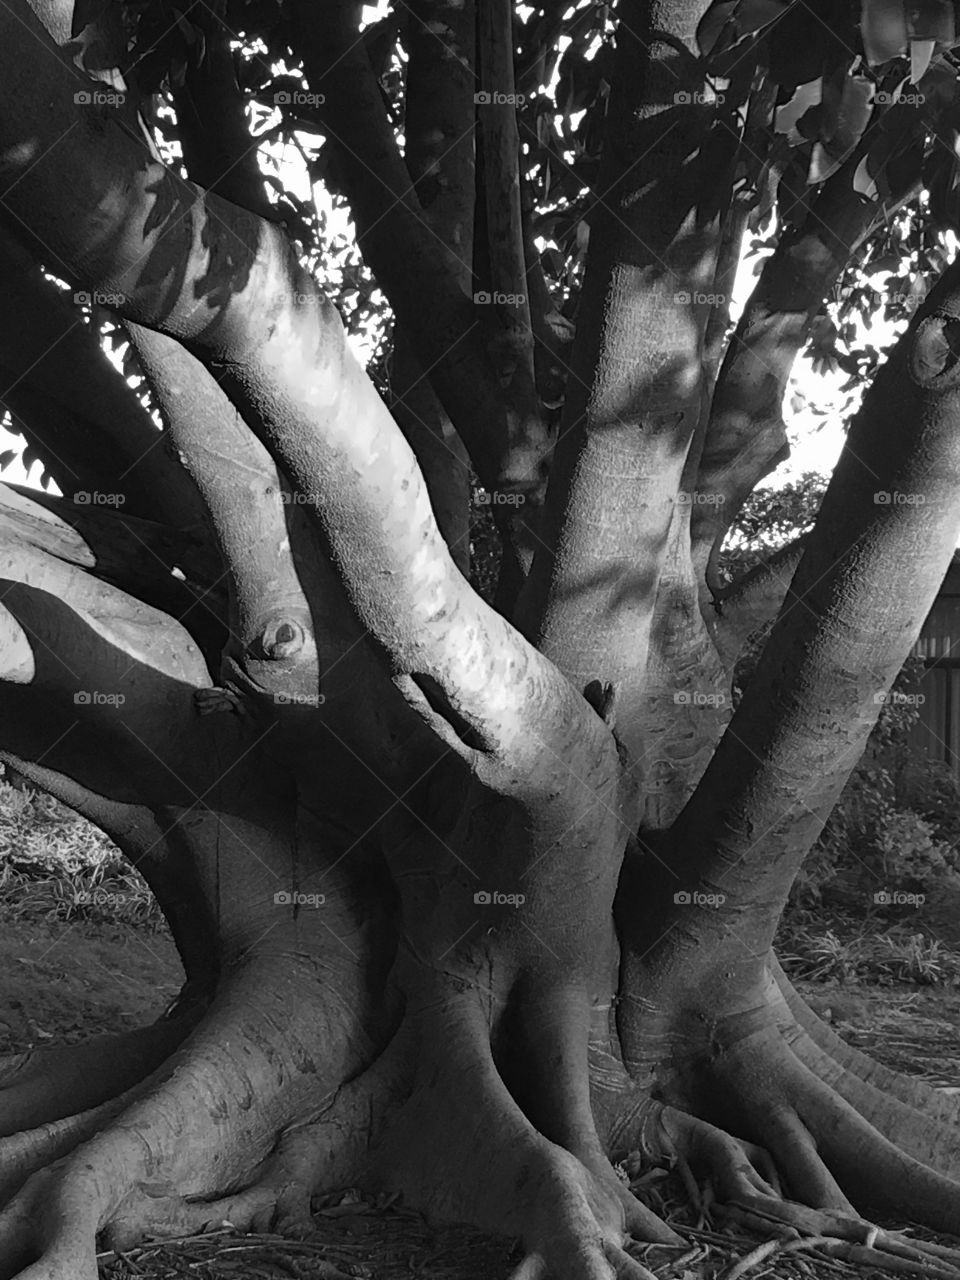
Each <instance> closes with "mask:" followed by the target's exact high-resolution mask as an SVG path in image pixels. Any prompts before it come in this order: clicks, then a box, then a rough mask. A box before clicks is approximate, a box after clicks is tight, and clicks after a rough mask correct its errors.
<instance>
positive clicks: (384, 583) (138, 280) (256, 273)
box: [0, 9, 603, 785]
mask: <svg viewBox="0 0 960 1280" xmlns="http://www.w3.org/2000/svg"><path fill="white" fill-rule="evenodd" d="M21 17H22V21H21V20H20V18H21ZM31 26H32V27H33V30H30V27H31ZM36 26H37V24H36V20H35V19H34V18H33V17H32V14H31V12H30V11H29V9H27V10H26V12H25V13H24V14H23V15H18V17H17V18H14V17H13V16H10V17H8V19H7V21H6V27H7V32H8V38H5V40H4V42H3V47H4V53H3V54H2V55H0V60H2V62H0V65H3V64H5V65H3V69H4V70H5V71H9V73H10V75H11V76H12V77H14V78H16V77H18V75H19V74H20V71H22V62H21V61H20V60H18V50H19V49H20V48H21V46H22V42H24V41H30V42H31V45H32V43H33V41H34V40H36V39H44V40H46V37H45V36H44V35H43V33H42V31H37V30H36ZM47 43H48V45H49V42H47ZM18 68H19V69H20V71H18ZM38 78H40V79H41V80H43V81H47V82H48V83H46V84H44V85H43V87H42V90H41V85H37V86H36V88H37V90H41V91H46V92H48V93H49V95H50V98H51V101H52V102H53V103H54V104H55V109H54V110H52V111H51V112H49V113H48V114H47V115H46V116H45V117H44V118H43V120H42V121H38V120H37V118H36V116H35V115H34V114H33V113H32V112H31V111H30V109H29V104H28V103H26V102H24V106H23V109H22V110H19V111H11V112H9V113H7V114H6V116H5V119H4V123H3V126H2V129H0V141H2V143H3V145H5V146H6V147H7V148H8V154H9V155H15V156H22V157H23V159H22V161H15V162H14V167H15V169H16V170H17V174H16V177H15V178H14V179H13V180H12V182H11V183H10V185H9V186H8V188H7V191H6V193H5V197H4V207H5V209H6V210H7V211H8V213H12V214H13V216H14V218H15V219H19V220H20V225H21V226H23V225H25V222H26V219H25V215H27V214H28V211H34V210H36V209H37V208H42V207H43V206H44V202H45V201H46V200H49V199H50V198H51V197H53V195H54V193H56V197H57V199H58V200H59V205H58V206H57V208H56V209H55V210H54V208H53V206H49V207H50V208H51V216H50V219H49V223H47V222H46V221H45V222H44V224H43V226H42V227H41V226H40V225H39V223H38V220H37V219H36V216H35V215H32V216H34V221H35V224H37V225H35V230H34V234H35V235H37V234H39V237H40V239H41V241H42V243H43V244H44V245H46V246H47V247H48V248H49V249H50V250H52V251H53V252H55V253H56V255H57V257H58V259H59V260H61V261H63V262H65V261H66V260H67V259H68V258H73V259H75V261H76V267H75V268H74V270H76V272H77V273H78V274H82V276H83V278H85V279H86V280H88V282H90V283H92V282H94V281H96V282H97V283H98V286H99V287H105V286H106V287H110V286H112V287H113V288H114V290H115V291H116V292H118V293H120V294H122V295H123V297H124V299H125V301H124V305H123V307H122V308H119V310H120V311H121V313H122V314H123V315H125V316H126V317H127V318H129V319H132V320H135V321H138V322H148V323H150V324H153V325H158V326H159V325H162V326H163V328H164V329H165V330H166V331H167V332H169V333H170V334H171V335H172V336H175V337H177V338H179V339H180V340H181V341H183V342H185V343H186V344H187V345H188V346H190V347H191V348H192V349H193V350H194V352H195V353H196V354H198V355H202V357H203V358H204V359H205V360H206V361H207V362H208V363H209V365H210V367H211V368H212V369H214V370H216V371H217V372H218V373H222V375H223V377H222V382H221V385H222V386H223V387H224V388H225V389H226V390H227V392H228V394H229V395H230V398H231V399H232V400H233V402H234V403H235V404H236V405H237V407H238V408H239V409H240V411H241V412H242V413H243V414H244V417H245V420H246V421H247V422H248V424H249V425H250V426H252V427H253V428H254V429H255V430H256V431H257V432H258V433H259V434H261V436H262V438H263V439H264V441H265V443H266V444H267V446H268V448H270V449H271V450H272V451H273V452H274V456H275V457H276V458H277V459H278V460H279V461H281V462H282V464H283V465H284V466H285V468H286V470H287V471H288V473H289V474H290V476H291V478H292V480H293V481H294V483H295V484H296V486H297V488H298V490H299V491H300V492H301V494H303V495H304V498H305V499H307V500H308V503H309V509H310V511H311V513H313V514H315V515H316V516H317V517H318V518H319V519H320V521H321V524H322V525H323V527H324V530H325V533H326V536H327V537H328V539H329V543H330V546H331V549H332V552H333V555H334V557H335V559H336V561H337V563H338V565H339V568H340V572H341V574H342V575H343V578H344V582H345V584H346V586H347V590H348V593H349V596H350V599H351V603H352V606H353V608H354V609H355V610H356V612H357V614H358V616H359V617H360V619H361V621H362V622H363V623H364V625H365V626H367V627H368V628H369V630H370V632H371V634H372V636H373V637H374V638H375V639H376V640H377V641H378V642H379V643H381V644H382V645H383V646H384V647H385V649H386V650H387V652H388V653H389V654H390V657H391V660H392V661H393V663H394V664H395V666H396V668H397V671H398V675H400V676H405V677H406V680H407V684H406V686H405V688H406V694H407V696H408V697H409V698H410V699H412V701H413V703H414V704H415V705H416V706H417V707H418V709H419V710H420V712H421V714H422V715H423V716H424V718H426V719H428V720H429V721H430V722H431V724H436V725H438V727H440V726H444V725H445V726H446V727H444V728H442V732H443V733H444V734H445V740H446V741H447V742H448V743H450V744H452V745H453V744H455V745H456V749H457V750H458V751H460V752H463V753H469V754H470V756H471V758H473V759H474V760H475V761H476V763H477V766H478V768H479V769H480V771H481V772H483V771H484V763H483V761H484V757H487V758H489V759H490V761H491V763H492V764H493V767H494V770H495V771H497V770H499V768H500V767H501V764H500V763H498V762H502V763H506V762H507V761H509V764H508V768H509V769H510V771H511V772H513V771H516V773H518V774H520V775H521V776H524V777H525V784H526V785H530V783H531V782H532V777H531V776H530V775H527V774H526V768H527V766H530V768H531V769H532V774H533V775H536V774H538V773H539V772H540V771H541V770H544V771H545V773H546V775H547V776H550V775H552V774H553V773H554V771H555V770H554V769H553V768H552V767H551V766H549V765H548V764H546V762H545V760H544V757H543V754H542V749H541V744H542V742H543V741H544V740H545V741H548V742H551V743H554V744H555V749H556V750H557V753H558V755H559V756H560V757H563V758H565V757H566V755H567V753H568V751H570V750H573V749H576V750H577V751H579V749H580V744H581V743H583V742H584V741H586V743H587V744H588V745H587V746H586V750H587V751H588V752H589V751H590V750H592V749H594V748H595V746H596V744H597V743H598V742H599V741H601V740H602V735H601V734H600V730H602V728H603V726H602V725H600V723H599V721H596V719H595V718H594V717H593V716H592V715H591V713H590V712H589V710H588V708H587V707H586V705H585V704H584V703H582V702H580V701H579V700H578V699H577V697H576V695H575V694H574V693H573V692H572V691H571V690H570V688H569V686H568V685H567V683H566V681H565V680H563V678H562V677H561V676H560V675H559V673H558V672H557V671H556V669H555V668H554V667H553V666H552V664H550V663H549V662H548V661H545V660H544V659H543V658H541V657H540V656H539V655H537V654H536V653H535V651H534V650H533V649H532V648H530V647H529V646H527V645H525V644H524V643H523V642H522V641H521V640H520V638H519V637H518V636H516V634H515V633H511V630H510V628H509V627H508V625H507V624H506V623H505V622H504V621H503V620H502V619H501V618H499V617H497V616H496V615H495V614H493V612H492V611H491V610H490V609H489V608H487V606H485V605H484V604H483V602H482V601H480V599H479V598H478V597H477V596H476V595H475V593H473V592H472V591H471V590H470V588H469V587H468V586H467V584H466V583H465V582H464V581H463V579H462V578H461V577H460V575H459V574H458V572H457V570H456V567H455V566H454V564H453V562H452V561H451V559H450V556H449V553H448V551H447V549H446V546H445V544H444V543H443V540H442V538H441V537H440V535H439V533H438V531H437V528H436V523H435V521H434V519H433V515H432V513H431V511H430V507H429V502H428V500H427V496H426V492H425V489H424V487H423V481H422V478H421V476H420V473H419V470H418V468H417V467H416V464H415V460H414V458H413V456H412V454H411V452H410V450H409V447H408V446H407V445H406V443H405V442H404V441H403V440H402V437H401V436H400V434H399V432H398V431H397V429H396V427H395V425H394V424H393V422H392V420H391V419H390V418H389V415H388V414H387V413H386V411H385V409H384V407H383V405H382V402H381V401H380V399H379V397H378V396H377V394H376V392H375V390H374V388H373V387H372V385H371V383H370V382H369V380H368V379H367V378H366V376H365V375H364V374H363V372H362V370H361V369H360V368H359V366H358V365H357V363H356V361H355V359H354V358H353V356H352V355H351V354H350V352H349V350H348V349H347V347H346V345H345V343H344V339H343V333H342V328H341V325H340V322H339V318H338V317H337V315H336V313H335V311H334V309H333V308H332V307H331V306H330V304H329V303H328V302H327V301H326V299H324V298H323V297H322V295H320V294H319V292H318V290H317V288H316V286H315V285H314V283H313V281H312V280H311V279H310V278H309V277H308V276H307V275H306V273H305V272H303V270H302V269H301V268H300V266H299V264H298V263H297V262H296V259H295V258H294V256H293V254H292V252H291V250H290V248H289V245H288V244H287V243H286V241H285V240H284V239H283V237H282V235H281V233H280V232H279V231H278V230H277V229H276V228H275V227H273V226H271V225H269V224H266V223H263V222H260V221H259V220H257V219H255V218H253V217H251V216H250V215H249V214H246V213H244V212H243V211H241V210H238V209H236V208H235V207H233V206H230V205H228V204H226V202H224V201H222V200H219V199H218V198H217V197H216V196H213V195H209V194H207V195H203V193H201V192H199V191H198V190H197V189H196V188H194V187H191V186H190V184H187V183H183V182H181V181H179V180H178V179H177V178H176V177H175V176H174V175H172V174H171V173H169V172H168V171H166V170H165V169H163V167H162V166H160V165H157V164H156V163H155V162H154V161H152V160H151V159H150V157H149V156H148V155H147V154H146V152H144V151H143V150H141V149H140V148H138V146H137V144H136V143H135V142H134V141H133V140H132V139H131V138H130V137H129V136H128V135H126V134H125V133H124V132H123V131H122V130H121V129H119V128H117V127H116V126H115V125H114V124H112V122H111V121H110V120H109V118H104V117H103V115H102V113H98V112H90V111H87V112H86V113H84V112H83V111H81V110H78V109H77V107H76V106H75V105H74V103H73V102H72V94H70V93H68V92H67V91H68V90H69V89H70V86H71V84H72V83H73V79H74V77H73V73H72V71H71V70H70V69H69V68H68V67H67V66H65V65H64V64H63V63H61V62H60V61H59V60H58V59H56V58H54V57H51V58H49V59H48V60H44V62H43V63H42V64H40V65H39V71H38ZM67 131H69V132H70V135H71V137H70V142H71V145H70V147H69V149H67V148H64V147H58V145H57V144H58V141H59V139H61V138H62V137H63V136H64V134H65V133H66V132H67ZM38 155H43V158H42V159H39V160H38V159H37V158H36V157H37V156H38ZM64 191H68V192H71V193H72V200H71V201H70V202H69V203H70V204H71V205H72V206H73V207H72V208H71V209H70V210H69V216H68V212H67V207H66V206H67V202H66V201H64V200H63V199H62V195H63V192H64ZM94 211H95V212H94ZM170 273H173V275H172V276H171V274H170ZM172 279H175V281H176V283H175V286H174V287H171V284H170V281H171V280H172ZM302 297H306V298H308V299H310V301H311V302H312V303H313V305H303V304H302V303H298V302H297V301H296V299H298V298H302ZM357 424H361V427H362V429H361V430H359V431H358V430H357ZM424 679H426V681H427V682H428V683H429V682H430V681H434V682H436V684H438V685H439V686H440V688H441V689H442V690H443V691H444V698H445V704H444V705H443V706H441V708H440V709H439V710H436V709H434V708H432V707H431V706H430V702H429V695H425V694H424V693H423V692H422V691H421V689H420V684H419V683H418V682H422V681H423V680H424ZM448 708H449V710H448ZM451 715H452V717H453V720H454V721H458V722H465V723H466V725H468V726H470V727H471V729H473V730H474V731H475V732H476V733H478V735H479V741H480V743H481V746H482V750H481V752H480V753H477V754H474V751H473V748H472V747H468V746H466V744H465V743H464V741H463V739H462V737H459V736H458V734H457V731H456V729H455V728H453V727H452V725H451V719H450V717H451ZM594 726H596V728H594ZM585 728H586V729H587V736H586V739H584V735H583V730H584V729H585ZM591 741H593V746H590V745H589V744H590V743H591ZM535 785H536V784H535Z"/></svg>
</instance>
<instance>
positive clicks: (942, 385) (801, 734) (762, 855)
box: [659, 265, 960, 955]
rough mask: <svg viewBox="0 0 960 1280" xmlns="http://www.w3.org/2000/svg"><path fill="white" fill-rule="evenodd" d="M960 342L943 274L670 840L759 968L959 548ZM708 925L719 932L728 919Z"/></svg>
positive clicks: (853, 449) (892, 367)
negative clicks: (721, 897)
mask: <svg viewBox="0 0 960 1280" xmlns="http://www.w3.org/2000/svg"><path fill="white" fill-rule="evenodd" d="M958 331H960V267H958V266H956V265H954V266H952V267H950V268H949V269H948V270H947V271H946V273H945V274H944V276H943V278H942V279H941V281H940V283H939V284H938V285H937V286H936V288H935V289H934V290H933V291H932V293H931V294H930V296H929V298H928V301H927V303H926V304H925V305H924V307H923V308H922V309H921V310H920V312H919V313H918V314H917V316H916V317H915V318H914V320H913V322H912V323H911V325H910V328H909V329H908V331H907V333H906V334H905V335H904V337H903V338H902V339H901V340H900V341H899V342H898V344H897V346H896V348H895V349H894V352H893V353H892V355H891V356H890V358H889V359H888V361H887V362H886V363H885V364H884V365H883V367H882V368H881V370H880V372H879V373H878V375H877V378H876V380H875V381H874V383H873V385H872V386H871V388H870V389H869V391H868V393H867V395H866V396H865V398H864V402H863V405H862V407H861V409H860V411H859V412H858V413H857V415H856V417H855V419H854V422H853V424H852V426H851V428H850V432H849V435H848V438H847V442H846V444H845V446H844V449H843V452H842V454H841V458H840V461H839V463H838V465H837V468H836V470H835V472H834V475H833V477H832V479H831V481H830V485H829V487H828V489H827V492H826V495H825V497H824V500H823V504H822V506H821V509H820V513H819V515H818V518H817V521H816V524H815V526H814V528H813V531H812V532H811V533H810V534H809V535H808V536H807V538H806V540H805V543H804V550H803V556H802V558H801V560H800V563H799V566H798V568H797V571H796V575H795V576H794V579H793V582H792V583H791V586H790V589H789V591H788V593H787V596H786V599H785V601H784V604H783V607H782V608H781V610H780V613H779V616H778V618H777V621H776V623H775V624H774V628H773V631H772V633H771V636H770V639H769V640H768V642H767V644H766V646H765V648H764V650H763V653H762V656H761V658H760V661H759V664H758V666H757V669H756V671H755V672H754V674H753V675H752V677H751V680H750V682H749V684H748V685H747V687H746V689H745V691H744V695H743V700H742V702H741V703H740V706H739V708H738V709H737V712H736V714H735V715H734V717H733V720H732V721H731V723H730V726H729V728H728V729H727V732H726V734H725V735H724V737H723V739H722V740H721V742H720V745H719V747H718V748H717V751H716V753H715V755H714V757H713V759H712V760H711V762H710V765H709V766H708V768H707V771H706V773H705V774H704V776H703V779H702V781H701V783H700V786H699V787H698V789H697V791H696V793H695V795H694V797H693V798H692V800H691V801H690V803H689V804H688V805H687V807H686V809H685V810H684V812H683V813H682V814H681V816H680V818H679V819H678V821H677V823H676V825H675V828H674V831H673V833H672V836H671V840H672V842H675V845H676V852H677V860H676V862H672V863H671V866H672V869H673V871H674V873H675V874H676V875H677V876H679V877H680V879H681V880H682V879H683V878H684V876H691V877H693V880H692V881H691V882H692V883H709V884H712V885H715V886H717V887H718V888H719V889H721V890H722V892H723V893H725V894H726V895H727V898H728V901H729V903H730V909H731V910H733V911H735V912H736V913H737V931H740V930H746V933H745V934H744V935H743V936H749V937H750V939H751V947H752V948H753V949H755V950H756V952H757V954H759V955H762V954H764V953H765V951H766V949H767V947H768V946H769V944H770V942H771V941H772V938H773V931H774V929H775V927H776V921H777V918H778V915H779V912H780V910H781V908H782V904H783V901H784V899H785V897H786V893H787V890H788V888H789V885H790V884H791V882H792V880H793V877H794V876H795V874H796V871H797V868H798V866H799V864H800V861H801V859H802V858H803V856H804V855H805V854H806V852H807V849H808V848H809V846H810V844H811V843H812V842H813V840H814V839H815V837H816V835H817V834H818V832H819V830H820V828H821V826H822V824H823V822H824V821H825V819H826V817H827V814H828V813H829V811H830V809H831V808H832V806H833V804H834V803H835V801H836V799H837V796H838V795H839V793H840V790H841V788H842V787H843V784H844V782H845V781H846V779H847V777H848V775H849V773H850V771H851V769H852V768H853V767H854V766H855V764H856V762H857V760H858V759H859V758H860V755H861V754H862V752H863V749H864V746H865V744H866V741H867V737H868V735H869V732H870V730H871V729H872V727H873V725H874V723H875V722H876V719H877V715H878V714H879V711H880V706H881V702H882V695H883V693H884V692H885V691H886V690H887V689H889V687H890V686H891V684H892V683H893V681H894V680H895V678H896V676H897V674H898V672H899V671H900V669H901V667H902V665H903V662H904V660H905V659H906V657H907V654H908V653H909V651H910V647H911V645H912V644H913V643H914V641H915V639H916V636H917V635H918V633H919V631H920V627H921V626H922V624H923V620H924V618H925V617H926V615H927V613H928V611H929V609H930V606H931V605H932V603H933V601H934V599H935V597H936V594H937V591H938V590H939V587H940V584H941V582H942V580H943V575H944V573H945V572H946V569H947V566H948V564H949V562H950V558H951V556H952V555H953V551H954V548H955V546H956V543H957V537H958V533H960V502H958V497H957V495H958V493H960V439H958V435H957V431H956V420H957V414H958V411H960V363H958V361H957V356H956V351H957V349H958V346H960V344H957V343H956V334H957V332H958ZM747 903H749V904H751V906H750V907H749V912H750V913H751V914H750V918H749V919H748V918H747V911H748V908H747V907H746V906H745V904H747ZM717 917H718V919H717V926H716V927H717V928H719V929H723V928H725V927H727V925H728V924H729V919H730V917H729V911H718V912H717ZM721 917H722V918H721ZM754 926H756V928H755V927H754ZM659 927H661V928H662V922H661V924H660V926H659Z"/></svg>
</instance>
